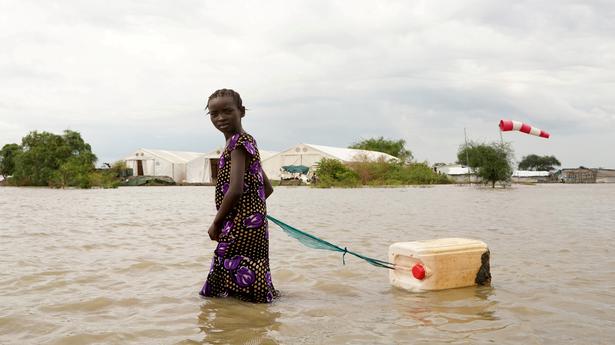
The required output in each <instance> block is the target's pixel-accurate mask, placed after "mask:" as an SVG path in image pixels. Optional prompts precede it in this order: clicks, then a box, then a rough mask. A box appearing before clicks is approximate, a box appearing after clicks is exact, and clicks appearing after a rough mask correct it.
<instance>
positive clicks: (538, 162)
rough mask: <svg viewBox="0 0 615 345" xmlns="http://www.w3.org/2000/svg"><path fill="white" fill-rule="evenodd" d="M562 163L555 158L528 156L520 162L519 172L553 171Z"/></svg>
mask: <svg viewBox="0 0 615 345" xmlns="http://www.w3.org/2000/svg"><path fill="white" fill-rule="evenodd" d="M561 165H562V163H560V162H559V160H557V158H555V156H538V155H534V154H531V155H527V156H525V157H523V159H522V160H521V162H519V170H535V171H551V170H555V167H556V166H561Z"/></svg>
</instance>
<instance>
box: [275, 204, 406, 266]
mask: <svg viewBox="0 0 615 345" xmlns="http://www.w3.org/2000/svg"><path fill="white" fill-rule="evenodd" d="M267 218H269V220H271V221H272V222H274V223H275V224H276V225H277V226H279V227H280V228H281V229H282V230H284V232H285V233H286V234H287V235H289V236H290V237H293V238H295V239H297V240H299V242H301V243H302V244H303V245H305V246H307V247H310V248H314V249H324V250H331V251H334V252H340V253H344V254H343V255H342V262H343V263H344V265H345V264H346V260H345V256H346V254H350V255H353V256H356V257H357V258H359V259H362V260H365V261H367V262H368V263H369V264H371V265H374V266H376V267H382V268H388V269H391V270H393V269H395V265H394V264H392V263H390V262H386V261H382V260H378V259H374V258H370V257H368V256H364V255H361V254H359V253H355V252H352V251H350V250H348V248H346V247H344V248H342V247H340V246H336V245H335V244H333V243H330V242H327V241H325V240H323V239H320V238H318V237H316V236H314V235H311V234H308V233H307V232H305V231H301V230H299V229H297V228H293V227H292V226H290V225H288V224H286V223H284V222H282V221H280V220H278V219H276V218H273V217H272V216H267Z"/></svg>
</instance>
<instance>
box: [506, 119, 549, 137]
mask: <svg viewBox="0 0 615 345" xmlns="http://www.w3.org/2000/svg"><path fill="white" fill-rule="evenodd" d="M500 130H501V131H502V132H508V131H513V130H514V131H519V132H523V133H527V134H531V135H535V136H539V137H541V138H548V137H549V136H550V134H549V133H547V132H545V131H543V130H541V129H538V128H536V127H532V126H530V125H528V124H527V123H523V122H519V121H513V120H500Z"/></svg>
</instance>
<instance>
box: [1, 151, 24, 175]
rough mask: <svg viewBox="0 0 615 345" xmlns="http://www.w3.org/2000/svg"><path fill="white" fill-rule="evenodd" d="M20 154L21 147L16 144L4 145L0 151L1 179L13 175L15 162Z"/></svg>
mask: <svg viewBox="0 0 615 345" xmlns="http://www.w3.org/2000/svg"><path fill="white" fill-rule="evenodd" d="M20 153H21V147H20V146H19V145H17V144H6V145H4V146H3V147H2V150H0V175H1V176H2V177H3V178H5V179H6V178H7V177H8V176H11V175H13V172H14V171H15V160H16V159H17V156H18V155H19V154H20Z"/></svg>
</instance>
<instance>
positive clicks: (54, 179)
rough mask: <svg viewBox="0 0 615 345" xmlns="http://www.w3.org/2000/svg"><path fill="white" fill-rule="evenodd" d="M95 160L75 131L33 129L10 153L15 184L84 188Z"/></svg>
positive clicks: (86, 186) (87, 184) (86, 185)
mask: <svg viewBox="0 0 615 345" xmlns="http://www.w3.org/2000/svg"><path fill="white" fill-rule="evenodd" d="M13 145H16V144H13ZM5 146H6V145H5ZM3 161H4V160H3ZM95 162H96V155H94V154H93V153H92V149H91V147H90V145H89V144H87V143H86V142H85V141H84V140H83V139H82V138H81V135H80V134H79V133H78V132H75V131H70V130H66V131H64V134H63V135H57V134H53V133H49V132H37V131H33V132H30V133H29V134H28V135H26V136H25V137H23V138H22V140H21V146H20V147H19V153H18V154H17V155H15V156H14V169H13V171H12V175H13V181H14V182H15V183H16V184H17V185H28V186H57V187H67V186H75V187H82V188H88V187H89V186H90V184H89V183H88V182H87V181H88V174H89V173H90V172H92V171H93V170H94V163H95Z"/></svg>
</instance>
